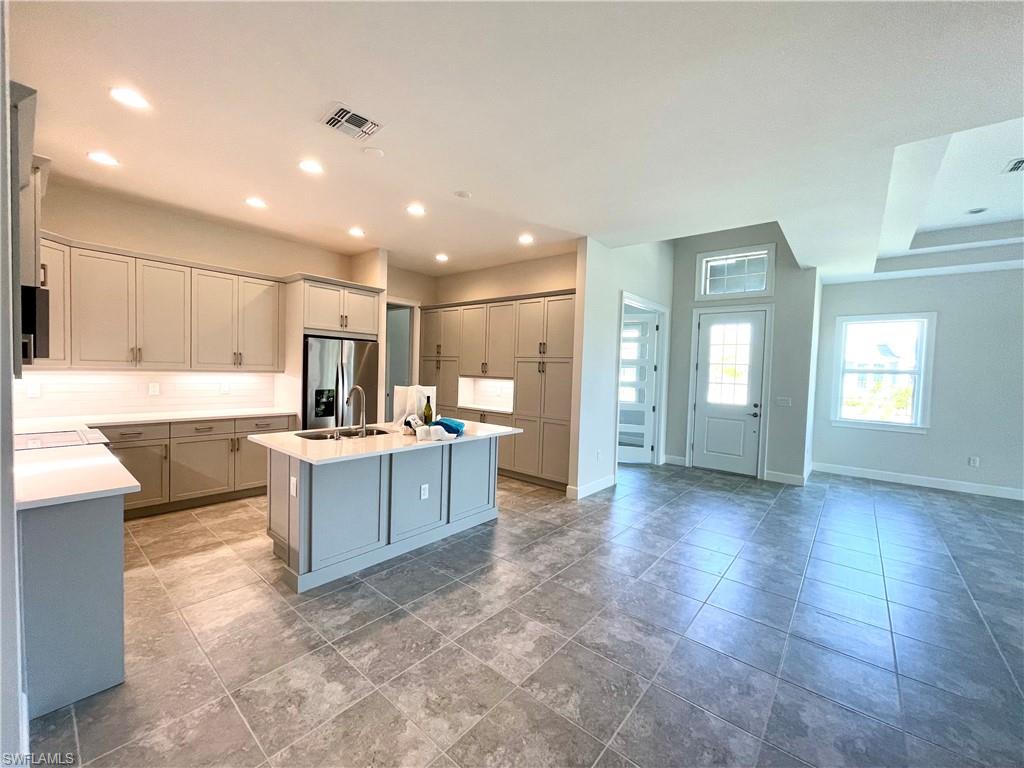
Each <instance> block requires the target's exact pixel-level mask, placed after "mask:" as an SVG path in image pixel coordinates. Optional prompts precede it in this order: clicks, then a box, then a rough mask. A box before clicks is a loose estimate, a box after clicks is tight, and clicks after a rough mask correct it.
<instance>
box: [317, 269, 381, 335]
mask: <svg viewBox="0 0 1024 768" xmlns="http://www.w3.org/2000/svg"><path fill="white" fill-rule="evenodd" d="M303 294H304V299H305V314H304V324H305V326H306V328H311V329H314V330H321V331H348V332H350V333H370V334H375V333H377V320H378V318H377V312H378V306H379V305H378V295H377V294H376V293H374V292H373V291H360V290H358V289H356V288H344V287H342V286H340V285H329V284H327V283H313V282H307V283H306V284H305V286H304V290H303Z"/></svg>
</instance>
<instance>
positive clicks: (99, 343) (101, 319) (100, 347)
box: [71, 248, 135, 368]
mask: <svg viewBox="0 0 1024 768" xmlns="http://www.w3.org/2000/svg"><path fill="white" fill-rule="evenodd" d="M71 328H72V333H71V364H72V365H76V366H83V367H92V368H134V367H135V259H133V258H131V257H130V256H120V255H118V254H113V253H101V252H99V251H86V250H82V249H80V248H74V249H72V251H71Z"/></svg>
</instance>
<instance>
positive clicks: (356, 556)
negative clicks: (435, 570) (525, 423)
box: [248, 422, 522, 592]
mask: <svg viewBox="0 0 1024 768" xmlns="http://www.w3.org/2000/svg"><path fill="white" fill-rule="evenodd" d="M380 430H387V431H385V432H384V433H383V434H375V435H368V436H366V437H348V438H343V439H340V440H324V439H310V438H309V437H303V436H302V435H307V436H308V435H313V436H314V437H315V436H316V433H317V432H323V431H322V430H314V431H312V432H307V433H302V432H274V433H264V434H259V435H250V436H249V438H248V439H249V440H251V441H252V442H254V443H257V444H258V445H262V446H263V447H265V448H266V449H267V454H268V458H267V461H268V465H269V466H268V471H267V497H268V500H269V511H268V526H267V528H268V533H269V535H270V537H271V538H272V539H273V541H274V554H275V555H277V557H279V558H280V559H281V560H283V561H284V562H285V563H286V564H287V568H288V569H287V571H286V579H287V580H288V582H289V584H290V586H292V587H293V588H294V589H295V591H296V592H305V591H307V590H310V589H313V588H315V587H318V586H320V585H322V584H326V583H327V582H329V581H333V580H334V579H337V578H340V577H342V576H347V575H348V574H350V573H354V572H356V571H359V570H362V569H363V568H367V567H369V566H371V565H376V564H377V563H381V562H383V561H385V560H389V559H391V558H393V557H396V556H398V555H401V554H403V553H405V552H409V551H411V550H413V549H416V548H418V547H422V546H424V545H425V544H431V543H433V542H435V541H438V540H440V539H443V538H446V537H448V536H451V535H453V534H456V533H459V532H461V531H464V530H466V529H467V528H472V527H473V526H476V525H480V524H481V523H486V522H488V521H489V520H493V519H494V518H495V517H497V514H498V512H497V507H496V505H495V491H496V486H497V472H498V439H499V438H502V437H507V436H510V435H514V434H516V433H518V432H521V431H522V430H520V429H516V428H514V427H504V426H500V425H497V424H481V423H478V422H466V428H465V432H464V433H463V434H462V435H461V436H459V437H458V438H456V439H454V440H448V441H443V442H417V440H416V438H415V437H414V436H412V435H403V434H401V433H400V432H397V431H391V429H390V428H389V425H373V427H371V431H380ZM320 436H321V437H322V435H320Z"/></svg>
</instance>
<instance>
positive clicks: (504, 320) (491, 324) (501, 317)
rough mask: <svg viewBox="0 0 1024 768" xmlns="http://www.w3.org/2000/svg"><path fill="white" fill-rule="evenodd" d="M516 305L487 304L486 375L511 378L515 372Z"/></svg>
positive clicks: (508, 303)
mask: <svg viewBox="0 0 1024 768" xmlns="http://www.w3.org/2000/svg"><path fill="white" fill-rule="evenodd" d="M515 322H516V305H515V304H513V303H512V302H506V303H504V304H488V305H487V354H486V356H485V358H484V361H485V362H486V363H487V375H488V376H500V377H501V378H505V379H507V378H511V377H512V375H513V374H514V373H515V358H516V346H515V333H514V329H515Z"/></svg>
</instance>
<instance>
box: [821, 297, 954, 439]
mask: <svg viewBox="0 0 1024 768" xmlns="http://www.w3.org/2000/svg"><path fill="white" fill-rule="evenodd" d="M937 317H938V315H937V314H936V313H935V312H904V313H898V314H888V315H841V316H839V317H837V318H836V334H835V345H836V349H835V361H834V363H833V366H832V378H833V382H832V426H834V427H852V428H854V429H875V430H881V431H884V432H910V433H914V434H925V433H926V432H927V431H928V428H929V425H930V418H931V401H932V370H933V361H934V357H935V326H936V318H937ZM895 320H920V321H923V322H924V333H923V334H922V338H919V339H918V342H917V344H918V347H917V360H918V367H917V368H916V369H913V370H911V369H896V370H884V371H877V373H884V374H900V373H909V374H913V375H916V376H918V377H919V380H920V382H921V385H920V390H919V392H918V393H917V395H918V397H916V398H915V400H914V420H913V422H912V423H910V424H895V423H892V422H888V421H865V420H862V419H845V418H843V417H842V416H841V413H842V410H841V407H842V398H843V374H844V373H847V372H848V371H847V370H846V366H845V363H846V329H847V326H849V325H850V324H853V323H872V322H889V321H895ZM849 372H850V373H862V372H863V373H868V374H871V373H874V372H873V371H861V370H860V369H851V370H850V371H849Z"/></svg>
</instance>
